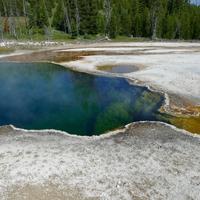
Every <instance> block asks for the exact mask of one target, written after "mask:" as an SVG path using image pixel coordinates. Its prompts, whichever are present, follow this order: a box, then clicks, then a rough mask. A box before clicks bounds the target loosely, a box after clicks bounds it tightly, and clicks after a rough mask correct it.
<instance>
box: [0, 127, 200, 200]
mask: <svg viewBox="0 0 200 200" xmlns="http://www.w3.org/2000/svg"><path fill="white" fill-rule="evenodd" d="M199 151H200V138H199V137H194V136H191V135H189V134H184V133H183V132H180V131H177V130H175V129H172V128H170V127H169V126H165V125H164V124H153V123H152V124H150V123H145V124H135V125H131V126H130V127H128V128H127V130H126V131H125V132H123V131H121V132H119V133H117V134H113V135H110V136H109V135H108V136H101V137H91V138H88V137H85V138H84V137H83V138H79V137H72V136H68V135H63V134H56V133H53V132H50V131H49V132H43V133H39V132H24V131H20V130H16V131H15V130H13V129H12V128H10V127H4V128H1V130H0V157H1V159H0V199H1V200H4V199H6V200H7V199H9V200H15V199H17V200H18V199H19V200H21V199H28V200H29V199H30V200H32V199H37V200H38V199H39V200H55V199H63V200H64V199H70V200H76V199H108V200H110V199H113V200H118V199H119V200H123V199H124V200H129V199H130V200H131V199H134V200H135V199H141V200H147V199H148V200H150V199H152V200H157V199H170V200H174V199H181V200H188V199H194V200H198V199H199V198H200V194H199V191H200V154H199Z"/></svg>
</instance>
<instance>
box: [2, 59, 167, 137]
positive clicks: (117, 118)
mask: <svg viewBox="0 0 200 200" xmlns="http://www.w3.org/2000/svg"><path fill="white" fill-rule="evenodd" d="M0 97H1V98H0V125H8V124H12V125H14V126H16V127H18V128H25V129H34V130H40V129H56V130H62V131H66V132H68V133H70V134H77V135H89V136H90V135H99V134H102V133H105V132H107V131H109V130H114V129H117V128H119V127H123V126H124V125H126V124H128V123H131V122H135V121H141V120H142V121H144V120H151V121H152V120H154V121H156V120H157V119H158V115H159V114H160V113H159V112H158V110H159V108H160V107H161V105H162V103H163V100H164V98H163V97H162V95H160V94H158V93H153V92H151V91H149V90H148V89H147V88H145V87H139V86H133V85H130V84H129V83H128V82H127V81H126V80H125V79H123V78H109V77H103V76H94V75H88V74H85V73H79V72H74V71H70V70H68V69H66V68H64V67H62V66H58V65H54V64H47V63H29V64H27V63H23V64H21V63H0Z"/></svg>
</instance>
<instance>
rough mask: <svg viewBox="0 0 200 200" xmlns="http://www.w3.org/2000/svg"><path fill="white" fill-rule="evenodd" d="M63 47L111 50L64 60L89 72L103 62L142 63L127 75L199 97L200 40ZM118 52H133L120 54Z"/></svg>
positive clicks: (194, 97) (107, 63)
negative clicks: (199, 41) (75, 59)
mask: <svg viewBox="0 0 200 200" xmlns="http://www.w3.org/2000/svg"><path fill="white" fill-rule="evenodd" d="M62 51H101V52H104V53H105V54H106V52H109V55H94V56H85V57H83V59H81V60H77V61H72V62H67V63H61V64H62V65H64V66H67V67H71V68H74V69H77V70H80V71H88V72H96V71H97V67H98V66H101V65H123V64H124V65H127V64H130V65H136V66H137V65H138V66H143V67H141V69H140V70H139V71H137V72H132V73H129V74H124V76H125V77H129V78H134V79H137V80H139V81H142V82H144V83H145V84H148V85H150V86H153V87H154V88H157V89H161V90H163V91H165V92H170V93H174V94H178V95H180V96H185V97H187V98H189V99H190V100H195V101H196V102H198V101H199V100H200V43H117V44H115V43H114V44H110V47H109V46H108V44H104V45H102V47H101V48H100V47H97V48H95V47H94V45H93V46H89V47H87V48H85V49H83V48H74V49H67V50H62ZM119 52H121V53H127V54H128V53H129V54H130V55H117V54H118V53H119ZM112 53H113V55H112Z"/></svg>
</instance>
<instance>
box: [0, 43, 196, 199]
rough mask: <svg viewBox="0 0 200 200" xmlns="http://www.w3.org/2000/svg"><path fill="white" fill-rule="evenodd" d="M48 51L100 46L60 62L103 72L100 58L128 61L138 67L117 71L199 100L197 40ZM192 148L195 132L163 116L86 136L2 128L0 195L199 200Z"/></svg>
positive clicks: (111, 62)
mask: <svg viewBox="0 0 200 200" xmlns="http://www.w3.org/2000/svg"><path fill="white" fill-rule="evenodd" d="M0 46H1V45H0ZM51 50H52V51H53V52H55V53H57V52H62V53H63V52H83V51H90V52H97V51H100V52H101V53H102V55H90V56H84V57H83V58H82V59H80V60H76V61H70V62H62V63H60V62H59V64H61V65H63V66H65V67H69V68H73V69H76V70H79V71H84V72H89V73H97V74H100V73H104V72H100V71H98V70H97V67H98V66H100V65H118V64H134V65H137V66H141V67H140V68H139V69H140V70H139V71H137V72H133V73H129V74H123V75H122V74H120V76H123V77H127V78H131V79H134V80H135V79H137V80H138V81H139V82H142V83H144V84H145V85H149V86H151V87H152V88H154V89H156V90H161V91H163V92H165V93H171V94H176V95H178V97H179V98H180V99H181V98H182V97H185V98H188V99H189V100H191V101H192V102H193V103H195V104H198V103H199V102H200V59H199V58H200V43H152V42H147V43H103V44H99V43H98V44H87V45H86V44H76V45H68V46H65V47H55V48H54V47H53V48H52V49H51ZM14 53H15V54H18V56H20V55H19V53H20V54H21V53H22V52H19V51H17V52H14ZM15 54H14V55H9V56H11V57H12V56H16V55H15ZM28 54H29V52H28V53H27V54H26V55H27V57H28ZM95 54H96V53H95ZM6 57H8V55H6V56H5V55H4V57H2V58H6ZM25 57H26V56H24V54H23V58H25ZM29 57H31V54H30V56H29ZM14 59H15V58H14ZM12 61H14V60H13V59H12ZM28 61H30V60H28ZM38 61H40V60H38ZM44 61H45V59H44ZM114 75H115V76H118V74H114ZM199 152H200V137H199V136H195V135H191V134H189V133H186V132H184V131H181V130H178V129H175V128H174V127H171V126H168V125H165V124H163V123H150V122H149V123H135V124H132V125H130V126H129V127H127V129H126V130H124V131H123V130H121V131H118V132H117V133H115V134H106V135H103V136H100V137H90V138H88V137H75V136H70V135H67V134H63V133H58V132H55V131H43V132H39V131H24V130H17V129H13V128H12V127H1V128H0V199H1V200H68V199H69V200H81V199H83V200H84V199H85V200H96V199H102V200H129V199H130V200H151V199H152V200H158V199H159V200H160V199H164V200H166V199H167V200H174V199H181V200H190V199H191V200H192V199H193V200H199V199H200V193H199V191H200V154H199Z"/></svg>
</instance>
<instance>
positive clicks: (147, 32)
mask: <svg viewBox="0 0 200 200" xmlns="http://www.w3.org/2000/svg"><path fill="white" fill-rule="evenodd" d="M21 24H23V26H22V25H21ZM52 30H59V31H63V32H65V33H67V34H69V35H70V36H71V37H78V36H81V35H97V34H99V35H104V36H107V37H110V38H115V37H116V36H118V35H123V36H128V37H148V38H153V39H155V38H166V39H200V6H197V5H192V4H190V1H189V0H37V1H35V0H0V34H1V36H2V37H3V36H4V35H5V34H6V35H11V36H13V37H18V35H20V34H24V35H32V34H35V33H41V34H46V35H49V36H50V35H51V33H52Z"/></svg>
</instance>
